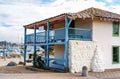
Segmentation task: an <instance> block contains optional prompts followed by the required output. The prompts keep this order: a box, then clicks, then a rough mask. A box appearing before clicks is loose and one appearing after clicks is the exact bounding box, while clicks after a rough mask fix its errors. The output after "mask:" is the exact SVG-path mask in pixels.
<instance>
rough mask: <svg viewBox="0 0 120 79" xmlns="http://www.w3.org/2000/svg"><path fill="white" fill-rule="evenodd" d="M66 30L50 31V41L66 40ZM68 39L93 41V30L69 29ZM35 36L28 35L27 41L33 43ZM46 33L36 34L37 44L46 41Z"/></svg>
mask: <svg viewBox="0 0 120 79" xmlns="http://www.w3.org/2000/svg"><path fill="white" fill-rule="evenodd" d="M64 33H65V28H58V29H55V30H50V33H49V41H50V40H64V39H65V34H64ZM68 33H69V34H68V35H69V36H68V37H69V39H72V40H92V29H83V28H69V29H68ZM33 36H34V35H33V34H28V35H27V41H28V42H33V38H34V37H33ZM45 38H46V31H43V32H38V33H36V42H45V41H46V39H45Z"/></svg>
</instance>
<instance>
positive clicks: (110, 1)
mask: <svg viewBox="0 0 120 79" xmlns="http://www.w3.org/2000/svg"><path fill="white" fill-rule="evenodd" d="M105 1H107V2H109V3H112V2H113V0H105Z"/></svg>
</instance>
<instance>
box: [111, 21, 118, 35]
mask: <svg viewBox="0 0 120 79" xmlns="http://www.w3.org/2000/svg"><path fill="white" fill-rule="evenodd" d="M114 23H118V34H114ZM112 29H113V33H112V34H113V36H114V37H118V36H119V35H120V23H119V22H115V21H113V22H112Z"/></svg>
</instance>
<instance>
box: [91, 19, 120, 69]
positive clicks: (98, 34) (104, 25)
mask: <svg viewBox="0 0 120 79" xmlns="http://www.w3.org/2000/svg"><path fill="white" fill-rule="evenodd" d="M112 31H113V29H112V22H111V21H100V20H94V21H93V35H92V36H93V41H96V42H97V44H98V45H99V47H100V48H101V49H102V50H101V51H102V52H101V53H102V54H103V59H104V62H105V69H111V68H120V64H112V46H113V45H117V46H120V37H113V36H112Z"/></svg>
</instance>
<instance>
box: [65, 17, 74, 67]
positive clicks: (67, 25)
mask: <svg viewBox="0 0 120 79" xmlns="http://www.w3.org/2000/svg"><path fill="white" fill-rule="evenodd" d="M71 22H72V18H71V19H70V21H68V18H67V15H66V16H65V54H64V59H65V62H64V68H69V67H68V29H69V25H70V23H71Z"/></svg>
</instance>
